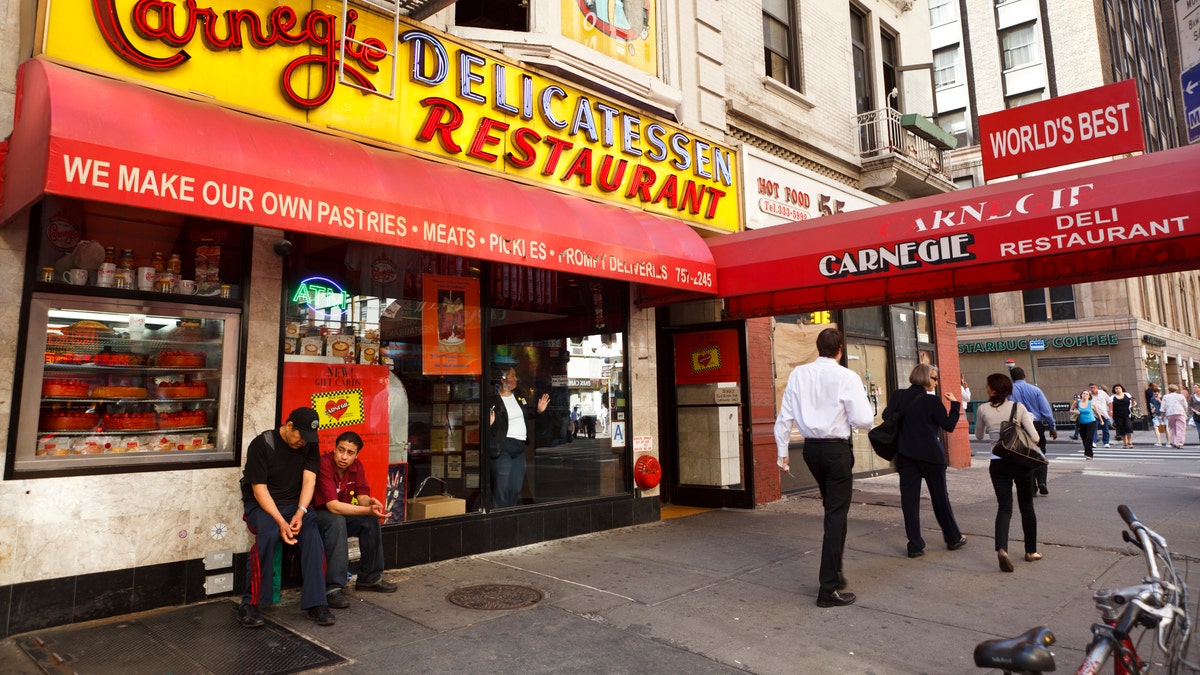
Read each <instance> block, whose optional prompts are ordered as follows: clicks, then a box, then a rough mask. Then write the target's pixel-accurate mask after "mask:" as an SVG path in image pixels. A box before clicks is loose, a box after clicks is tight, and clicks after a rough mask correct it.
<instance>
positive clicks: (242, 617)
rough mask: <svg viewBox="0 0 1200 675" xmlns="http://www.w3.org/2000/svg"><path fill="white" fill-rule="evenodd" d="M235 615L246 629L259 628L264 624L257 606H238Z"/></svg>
mask: <svg viewBox="0 0 1200 675" xmlns="http://www.w3.org/2000/svg"><path fill="white" fill-rule="evenodd" d="M237 614H238V621H240V622H241V624H242V625H243V626H245V627H246V628H261V627H262V625H263V623H265V622H264V621H263V618H262V614H261V613H260V612H259V611H258V605H238V608H237Z"/></svg>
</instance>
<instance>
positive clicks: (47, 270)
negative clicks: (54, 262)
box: [42, 267, 54, 283]
mask: <svg viewBox="0 0 1200 675" xmlns="http://www.w3.org/2000/svg"><path fill="white" fill-rule="evenodd" d="M42 281H43V282H45V283H53V282H54V268H53V267H43V268H42Z"/></svg>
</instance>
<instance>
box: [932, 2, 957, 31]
mask: <svg viewBox="0 0 1200 675" xmlns="http://www.w3.org/2000/svg"><path fill="white" fill-rule="evenodd" d="M954 8H955V3H954V0H930V1H929V25H930V26H940V25H942V24H945V23H950V22H951V21H953V20H954V19H955V18H957V16H958V15H957V13H956V12H955V11H954Z"/></svg>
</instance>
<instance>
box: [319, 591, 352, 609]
mask: <svg viewBox="0 0 1200 675" xmlns="http://www.w3.org/2000/svg"><path fill="white" fill-rule="evenodd" d="M325 602H326V603H328V604H329V606H330V607H332V608H334V609H347V608H348V607H350V598H347V597H346V594H345V593H343V592H342V589H340V588H337V589H334V590H333V591H331V592H330V593H329V594H328V595H326V596H325Z"/></svg>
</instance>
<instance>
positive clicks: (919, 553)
mask: <svg viewBox="0 0 1200 675" xmlns="http://www.w3.org/2000/svg"><path fill="white" fill-rule="evenodd" d="M923 555H925V549H921V550H920V551H909V552H908V557H910V558H920V557H921V556H923Z"/></svg>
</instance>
